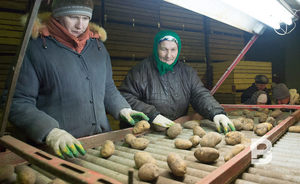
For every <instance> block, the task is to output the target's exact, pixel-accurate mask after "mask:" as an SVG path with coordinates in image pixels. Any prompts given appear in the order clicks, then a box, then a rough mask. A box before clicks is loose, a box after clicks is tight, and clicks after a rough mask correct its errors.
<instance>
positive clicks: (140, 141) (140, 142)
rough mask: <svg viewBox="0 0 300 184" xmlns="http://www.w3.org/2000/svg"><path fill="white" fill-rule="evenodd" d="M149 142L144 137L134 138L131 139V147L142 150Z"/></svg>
mask: <svg viewBox="0 0 300 184" xmlns="http://www.w3.org/2000/svg"><path fill="white" fill-rule="evenodd" d="M149 142H150V141H149V140H148V139H145V138H136V139H133V140H132V142H131V147H132V148H134V149H139V150H143V149H145V148H146V147H147V146H148V144H149Z"/></svg>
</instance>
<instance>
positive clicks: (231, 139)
mask: <svg viewBox="0 0 300 184" xmlns="http://www.w3.org/2000/svg"><path fill="white" fill-rule="evenodd" d="M242 137H243V134H242V133H241V132H236V131H234V132H228V133H227V134H226V135H225V142H226V144H229V145H236V144H240V143H241V141H242Z"/></svg>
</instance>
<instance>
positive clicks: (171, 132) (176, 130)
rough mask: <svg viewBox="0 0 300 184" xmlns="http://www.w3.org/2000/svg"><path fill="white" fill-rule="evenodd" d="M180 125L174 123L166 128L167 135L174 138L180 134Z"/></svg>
mask: <svg viewBox="0 0 300 184" xmlns="http://www.w3.org/2000/svg"><path fill="white" fill-rule="evenodd" d="M181 131H182V127H181V125H180V124H179V123H175V124H174V125H173V126H171V127H170V128H168V130H167V136H168V137H169V138H171V139H174V138H175V137H177V136H178V135H179V134H181Z"/></svg>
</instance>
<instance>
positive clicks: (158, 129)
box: [151, 123, 167, 132]
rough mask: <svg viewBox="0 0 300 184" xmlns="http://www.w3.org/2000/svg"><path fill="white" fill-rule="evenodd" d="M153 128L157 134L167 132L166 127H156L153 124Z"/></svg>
mask: <svg viewBox="0 0 300 184" xmlns="http://www.w3.org/2000/svg"><path fill="white" fill-rule="evenodd" d="M151 126H152V127H153V130H154V131H156V132H164V131H166V130H167V128H166V127H162V126H159V125H156V124H153V123H152V124H151Z"/></svg>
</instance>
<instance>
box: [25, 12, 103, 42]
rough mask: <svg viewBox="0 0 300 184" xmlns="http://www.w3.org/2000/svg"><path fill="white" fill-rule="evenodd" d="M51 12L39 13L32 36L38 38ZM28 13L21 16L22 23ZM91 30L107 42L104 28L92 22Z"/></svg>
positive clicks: (90, 24)
mask: <svg viewBox="0 0 300 184" xmlns="http://www.w3.org/2000/svg"><path fill="white" fill-rule="evenodd" d="M50 16H51V13H50V12H46V13H41V14H38V16H37V19H36V20H35V22H34V25H33V28H32V34H31V36H32V38H34V39H35V38H37V37H38V36H39V35H40V30H41V29H42V28H44V27H45V26H46V23H47V21H48V20H49V19H50ZM27 17H28V16H27V15H25V16H23V17H22V18H21V22H22V25H25V23H26V19H27ZM89 27H90V31H92V32H94V33H98V34H99V35H100V39H101V41H102V42H105V41H106V39H107V34H106V31H105V30H104V28H102V27H100V26H98V25H97V24H95V23H92V22H90V23H89Z"/></svg>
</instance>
